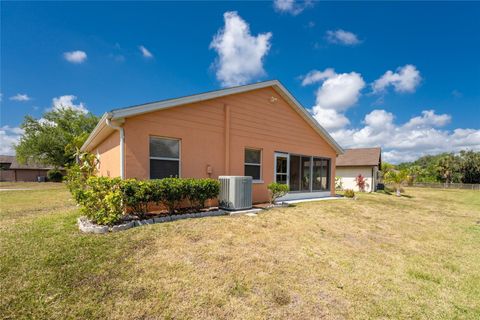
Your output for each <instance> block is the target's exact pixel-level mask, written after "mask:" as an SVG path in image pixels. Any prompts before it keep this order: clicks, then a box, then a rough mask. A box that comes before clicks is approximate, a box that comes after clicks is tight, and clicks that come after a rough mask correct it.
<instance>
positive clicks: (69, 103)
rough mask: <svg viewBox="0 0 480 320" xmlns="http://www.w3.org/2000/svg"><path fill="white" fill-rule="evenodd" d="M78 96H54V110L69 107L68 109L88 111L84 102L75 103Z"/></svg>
mask: <svg viewBox="0 0 480 320" xmlns="http://www.w3.org/2000/svg"><path fill="white" fill-rule="evenodd" d="M76 99H77V97H76V96H74V95H65V96H60V97H56V98H53V100H52V109H53V110H59V109H62V108H68V109H73V110H77V111H81V112H83V113H88V110H87V108H86V107H85V105H84V104H83V102H80V103H79V104H75V103H74V102H73V100H76Z"/></svg>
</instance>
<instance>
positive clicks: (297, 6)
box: [273, 0, 313, 16]
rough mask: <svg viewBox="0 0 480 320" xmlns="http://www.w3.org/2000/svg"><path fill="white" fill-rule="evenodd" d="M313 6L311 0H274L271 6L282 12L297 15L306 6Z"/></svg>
mask: <svg viewBox="0 0 480 320" xmlns="http://www.w3.org/2000/svg"><path fill="white" fill-rule="evenodd" d="M311 6H313V1H312V0H305V1H295V0H274V1H273V7H274V8H275V10H276V11H278V12H282V13H289V14H291V15H294V16H296V15H298V14H300V13H301V12H302V11H303V10H305V9H306V8H308V7H311Z"/></svg>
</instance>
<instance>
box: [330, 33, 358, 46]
mask: <svg viewBox="0 0 480 320" xmlns="http://www.w3.org/2000/svg"><path fill="white" fill-rule="evenodd" d="M327 41H328V42H330V43H335V44H342V45H346V46H354V45H356V44H359V43H360V42H361V41H360V39H358V36H357V35H356V34H355V33H353V32H350V31H345V30H342V29H338V30H328V31H327Z"/></svg>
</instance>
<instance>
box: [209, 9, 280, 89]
mask: <svg viewBox="0 0 480 320" xmlns="http://www.w3.org/2000/svg"><path fill="white" fill-rule="evenodd" d="M223 17H224V20H225V25H224V27H223V28H221V29H220V30H219V31H218V33H217V34H216V35H215V36H214V37H213V40H212V42H211V43H210V48H211V49H213V50H215V51H216V52H217V54H218V58H217V59H216V61H215V62H214V64H213V67H214V68H215V70H216V76H217V79H218V80H219V81H220V82H221V85H222V86H224V87H228V86H235V85H242V84H245V83H247V82H249V81H251V80H252V79H254V78H257V77H261V76H263V75H265V70H264V68H263V60H264V58H265V56H266V55H267V53H268V51H269V50H270V46H271V44H270V40H271V38H272V33H271V32H267V33H261V34H258V35H257V36H253V35H252V34H251V33H250V27H249V25H248V24H247V23H246V22H245V20H243V19H242V18H241V17H240V16H239V15H238V14H237V12H234V11H231V12H225V13H224V15H223Z"/></svg>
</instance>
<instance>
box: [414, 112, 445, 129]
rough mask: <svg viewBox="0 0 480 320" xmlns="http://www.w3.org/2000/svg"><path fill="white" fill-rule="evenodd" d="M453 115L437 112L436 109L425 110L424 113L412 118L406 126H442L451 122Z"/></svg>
mask: <svg viewBox="0 0 480 320" xmlns="http://www.w3.org/2000/svg"><path fill="white" fill-rule="evenodd" d="M451 119H452V117H451V116H450V115H448V114H435V110H424V111H422V115H421V116H418V117H413V118H411V119H410V120H409V121H408V122H407V123H406V124H405V127H406V128H424V127H442V126H444V125H446V124H448V123H449V122H450V120H451Z"/></svg>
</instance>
